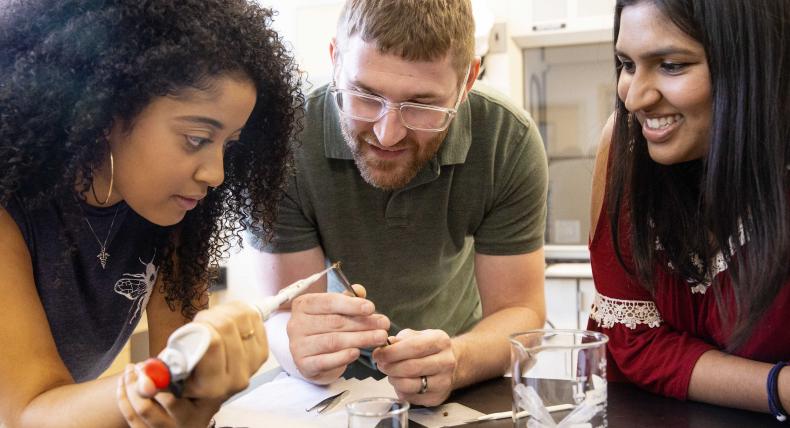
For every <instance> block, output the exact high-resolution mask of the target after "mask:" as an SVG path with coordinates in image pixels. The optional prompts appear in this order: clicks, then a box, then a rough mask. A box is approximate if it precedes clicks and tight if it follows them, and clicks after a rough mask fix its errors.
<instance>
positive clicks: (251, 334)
mask: <svg viewBox="0 0 790 428" xmlns="http://www.w3.org/2000/svg"><path fill="white" fill-rule="evenodd" d="M254 336H255V329H254V328H253V329H252V330H250V331H248V332H247V333H245V334H242V335H241V340H247V339H252V338H253V337H254Z"/></svg>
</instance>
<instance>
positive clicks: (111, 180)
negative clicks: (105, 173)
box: [91, 152, 115, 205]
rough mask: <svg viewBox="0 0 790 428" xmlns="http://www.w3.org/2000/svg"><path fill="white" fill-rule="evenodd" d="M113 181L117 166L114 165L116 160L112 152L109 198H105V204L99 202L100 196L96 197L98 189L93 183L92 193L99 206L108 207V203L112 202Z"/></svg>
mask: <svg viewBox="0 0 790 428" xmlns="http://www.w3.org/2000/svg"><path fill="white" fill-rule="evenodd" d="M113 181H115V165H114V160H113V158H112V152H110V189H109V190H108V191H107V197H106V198H104V201H103V202H102V201H100V200H99V197H98V196H96V188H95V187H94V186H93V182H91V192H93V199H95V200H96V203H97V204H99V205H106V204H107V202H109V201H110V196H112V185H113Z"/></svg>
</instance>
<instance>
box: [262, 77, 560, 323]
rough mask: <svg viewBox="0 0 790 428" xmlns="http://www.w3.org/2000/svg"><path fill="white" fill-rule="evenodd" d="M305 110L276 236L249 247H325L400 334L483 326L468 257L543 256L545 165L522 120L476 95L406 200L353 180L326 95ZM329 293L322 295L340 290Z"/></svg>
mask: <svg viewBox="0 0 790 428" xmlns="http://www.w3.org/2000/svg"><path fill="white" fill-rule="evenodd" d="M306 107H307V112H306V115H305V129H304V131H303V133H302V134H301V136H300V141H301V143H300V144H297V145H296V149H295V161H296V174H295V176H293V177H292V179H291V180H290V183H289V188H288V196H287V197H286V198H284V200H283V201H282V203H281V205H280V208H279V212H278V219H277V223H276V226H275V236H274V238H273V240H272V241H271V242H261V241H259V240H257V239H253V245H254V246H256V247H257V248H259V249H261V250H263V251H267V252H272V253H283V252H295V251H303V250H308V249H311V248H315V247H317V246H320V247H322V248H323V251H324V254H325V255H326V257H327V261H328V262H330V261H331V262H334V261H341V262H342V263H343V271H344V273H345V274H346V276H348V278H349V279H350V280H351V282H354V283H359V284H362V285H364V286H365V288H366V289H367V293H368V298H369V299H370V300H371V301H373V302H374V303H375V304H376V309H377V311H378V312H380V313H383V314H385V315H387V316H389V317H390V319H391V320H392V321H393V322H394V323H396V324H397V325H398V326H400V327H403V328H412V329H417V330H422V329H427V328H436V329H442V330H444V331H446V332H447V333H448V334H449V335H451V336H454V335H457V334H459V333H462V332H464V331H466V330H468V329H470V328H471V327H472V326H474V325H475V324H476V323H477V322H478V321H479V320H480V318H481V316H482V309H481V305H480V294H479V293H478V290H477V285H476V281H475V275H474V256H475V253H480V254H488V255H514V254H523V253H529V252H532V251H535V250H538V249H539V248H541V247H542V246H543V233H544V229H545V219H546V189H547V165H546V155H545V152H544V148H543V142H542V140H541V137H540V134H539V133H538V131H537V127H536V126H535V123H534V122H533V121H532V119H531V118H530V117H529V115H528V114H527V113H526V112H524V111H523V110H521V109H519V108H518V107H516V106H514V105H513V104H511V103H510V102H509V101H507V100H506V99H505V98H504V97H502V96H501V95H497V94H495V93H494V92H492V91H491V90H489V89H486V88H484V87H482V86H481V85H479V84H478V85H476V87H475V89H474V90H472V91H471V92H470V94H469V97H468V100H467V101H464V102H463V103H462V104H461V106H460V107H459V110H458V115H457V116H456V117H455V119H454V120H453V122H452V124H451V126H450V129H449V132H448V134H447V137H446V138H445V141H444V142H443V143H442V145H441V148H440V149H439V152H438V153H437V155H436V156H435V157H434V159H432V160H431V161H430V162H429V163H428V165H426V167H425V168H424V169H423V170H421V171H420V172H419V173H418V174H417V176H416V177H415V178H414V179H413V180H412V182H411V183H409V184H408V185H407V186H406V187H404V188H403V189H399V190H396V191H383V190H380V189H377V188H375V187H373V186H371V185H370V184H368V183H366V182H365V181H364V180H363V179H362V177H361V176H360V173H359V170H358V169H357V167H356V164H355V163H354V160H353V158H352V155H351V151H350V150H349V148H348V146H347V145H346V142H345V140H344V139H343V136H342V135H341V133H340V124H339V120H340V118H339V116H338V114H339V113H338V111H337V107H336V105H335V102H334V100H333V99H332V97H331V96H328V92H327V88H326V87H322V88H319V89H318V90H316V91H314V92H313V93H311V94H310V95H309V96H308V97H307V104H306ZM336 281H337V279H336V278H334V277H332V278H330V285H329V287H330V290H333V291H337V290H340V289H342V287H340V286H339V283H337V282H336ZM524 285H525V286H526V285H527V284H526V283H525V284H524Z"/></svg>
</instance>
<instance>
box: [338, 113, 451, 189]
mask: <svg viewBox="0 0 790 428" xmlns="http://www.w3.org/2000/svg"><path fill="white" fill-rule="evenodd" d="M340 129H341V131H342V133H343V137H344V138H345V139H346V144H347V145H348V147H349V148H350V149H351V153H352V155H353V156H354V163H356V164H357V168H358V169H359V172H360V175H362V178H363V179H364V180H365V181H366V182H367V183H368V184H370V185H371V186H374V187H377V188H379V189H382V190H386V191H390V190H397V189H401V188H403V187H406V185H407V184H409V182H411V180H412V179H413V178H414V177H415V176H416V175H417V173H418V172H420V170H422V169H423V167H425V165H426V164H428V162H429V161H430V160H431V159H432V158H433V157H434V156H435V155H436V152H438V151H439V146H441V144H442V141H444V137H445V136H446V135H447V131H444V132H438V133H436V136H435V137H434V138H432V139H430V140H429V141H427V142H426V143H425V144H424V145H423V147H422V148H420V145H419V144H417V142H416V141H414V140H413V139H410V138H409V137H408V136H407V137H406V138H404V139H403V140H401V141H399V142H398V143H397V144H396V145H395V146H392V147H391V148H393V149H396V150H400V149H405V151H406V152H407V153H403V154H402V155H401V156H400V157H399V158H398V159H394V160H388V159H379V158H377V157H376V155H374V154H371V153H370V150H371V148H370V145H371V144H374V145H377V146H379V147H380V146H381V145H380V144H379V141H378V138H376V135H375V134H374V133H373V132H371V131H365V132H362V133H355V132H354V131H353V130H351V129H350V127H349V126H348V124H347V123H346V122H345V121H344V120H341V121H340Z"/></svg>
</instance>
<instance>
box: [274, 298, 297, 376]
mask: <svg viewBox="0 0 790 428" xmlns="http://www.w3.org/2000/svg"><path fill="white" fill-rule="evenodd" d="M290 319H291V311H280V312H276V313H275V314H273V315H272V316H271V317H270V318H269V319H268V320H267V321H266V337H267V338H268V340H269V351H270V352H271V353H272V355H274V358H275V359H277V362H278V363H279V364H280V367H282V369H283V370H285V371H286V372H288V373H289V374H290V375H292V376H297V377H299V378H303V377H302V374H301V373H299V369H297V368H296V364H295V363H294V360H293V356H292V355H291V348H290V341H289V339H288V331H287V326H288V320H290Z"/></svg>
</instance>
